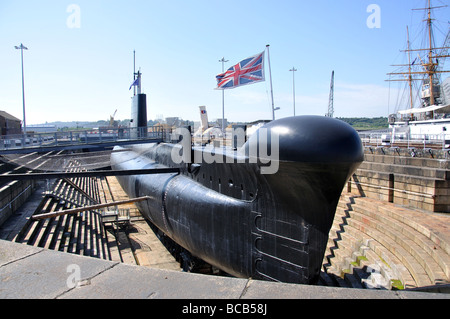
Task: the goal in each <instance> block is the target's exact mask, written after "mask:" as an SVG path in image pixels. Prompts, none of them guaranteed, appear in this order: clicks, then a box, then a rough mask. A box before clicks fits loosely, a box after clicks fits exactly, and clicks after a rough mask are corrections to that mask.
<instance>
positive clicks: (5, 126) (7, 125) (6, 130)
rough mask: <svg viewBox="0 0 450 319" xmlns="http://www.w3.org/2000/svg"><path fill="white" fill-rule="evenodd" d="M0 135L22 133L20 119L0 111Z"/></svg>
mask: <svg viewBox="0 0 450 319" xmlns="http://www.w3.org/2000/svg"><path fill="white" fill-rule="evenodd" d="M0 128H1V135H12V134H22V121H21V120H19V119H18V118H16V117H14V116H12V115H11V114H9V113H6V112H5V111H0Z"/></svg>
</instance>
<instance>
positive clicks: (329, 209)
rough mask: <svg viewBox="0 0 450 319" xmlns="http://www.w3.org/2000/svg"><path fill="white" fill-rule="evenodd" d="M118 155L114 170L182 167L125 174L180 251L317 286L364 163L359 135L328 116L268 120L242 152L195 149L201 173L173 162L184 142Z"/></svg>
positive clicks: (240, 272)
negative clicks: (343, 198) (353, 179)
mask: <svg viewBox="0 0 450 319" xmlns="http://www.w3.org/2000/svg"><path fill="white" fill-rule="evenodd" d="M261 142H263V143H261ZM261 148H264V152H261ZM118 149H120V150H121V152H113V153H112V156H111V165H112V166H113V168H114V169H138V168H149V169H150V168H160V167H177V168H180V173H179V174H177V173H169V174H152V175H136V176H119V177H118V179H119V182H120V183H121V185H122V187H123V188H124V190H125V191H126V192H127V193H128V194H129V196H132V197H135V196H136V197H139V196H149V198H150V199H149V200H147V201H143V202H139V203H137V206H138V207H139V209H140V211H141V212H142V214H143V215H144V216H145V217H146V218H148V219H149V220H150V221H151V222H152V223H153V224H155V225H156V226H157V227H158V228H159V229H160V230H161V231H163V232H164V233H165V234H166V235H167V236H169V237H170V238H172V239H173V240H174V241H175V242H177V243H178V244H179V245H181V246H182V247H184V248H185V249H187V250H188V251H190V252H191V253H192V254H193V255H195V256H196V257H199V258H201V259H203V260H205V261H206V262H208V263H210V264H212V265H214V266H216V267H217V268H219V269H222V270H223V271H225V272H227V273H229V274H231V275H234V276H237V277H247V278H248V277H252V278H257V279H263V280H272V281H281V282H290V283H300V284H314V283H316V282H317V280H318V278H319V275H320V268H321V265H322V261H323V256H324V253H325V249H326V244H327V240H328V233H329V230H330V228H331V224H332V222H333V219H334V214H335V211H336V207H337V203H338V201H339V197H340V194H341V192H342V189H343V188H344V185H345V183H346V182H347V181H348V178H349V177H350V176H351V174H352V173H353V172H354V171H355V170H356V168H357V167H358V165H359V164H360V163H361V162H362V161H363V148H362V143H361V140H360V139H359V136H358V134H357V132H356V131H355V130H354V129H353V128H352V127H351V126H349V125H348V124H346V123H344V122H342V121H340V120H337V119H332V118H327V117H321V116H297V117H289V118H283V119H279V120H275V121H272V122H269V123H267V124H266V125H264V126H263V127H261V128H260V129H259V130H258V131H256V132H255V133H254V134H253V135H252V136H251V137H250V138H249V139H248V140H247V141H246V142H245V144H243V146H241V147H240V148H237V149H232V148H227V149H224V148H222V147H221V148H213V147H193V148H192V149H191V148H190V143H189V150H190V152H192V154H193V155H194V158H199V159H201V160H200V161H198V162H195V169H193V165H192V164H191V163H184V162H181V163H180V162H175V161H174V160H173V154H178V153H179V152H180V149H181V146H180V145H179V144H170V143H158V144H152V145H136V146H134V147H132V148H129V149H123V148H118ZM274 152H275V153H277V154H276V155H277V156H274ZM213 154H214V156H215V157H211V156H212V155H213ZM208 156H209V158H215V159H216V160H215V161H210V160H205V159H206V158H208ZM220 158H222V160H218V159H220ZM274 163H275V164H276V165H273V167H272V168H275V169H274V170H273V171H269V172H268V171H267V169H268V167H269V165H272V164H274ZM264 170H266V171H264Z"/></svg>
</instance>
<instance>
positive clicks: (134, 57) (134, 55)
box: [133, 50, 136, 95]
mask: <svg viewBox="0 0 450 319" xmlns="http://www.w3.org/2000/svg"><path fill="white" fill-rule="evenodd" d="M134 81H136V50H133V83H134ZM133 93H134V94H133V95H136V86H134V89H133Z"/></svg>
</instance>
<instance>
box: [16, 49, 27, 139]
mask: <svg viewBox="0 0 450 319" xmlns="http://www.w3.org/2000/svg"><path fill="white" fill-rule="evenodd" d="M14 47H15V48H16V49H17V50H20V51H21V58H22V102H23V134H24V135H25V134H27V122H26V119H25V85H24V77H23V50H28V48H27V47H26V46H24V45H23V44H22V43H21V44H20V46H14Z"/></svg>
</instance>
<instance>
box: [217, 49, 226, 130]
mask: <svg viewBox="0 0 450 319" xmlns="http://www.w3.org/2000/svg"><path fill="white" fill-rule="evenodd" d="M219 62H222V73H223V72H225V68H224V63H225V62H228V60H225V58H224V57H223V58H222V59H221V60H219ZM224 126H225V90H224V89H222V138H225V127H224Z"/></svg>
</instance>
